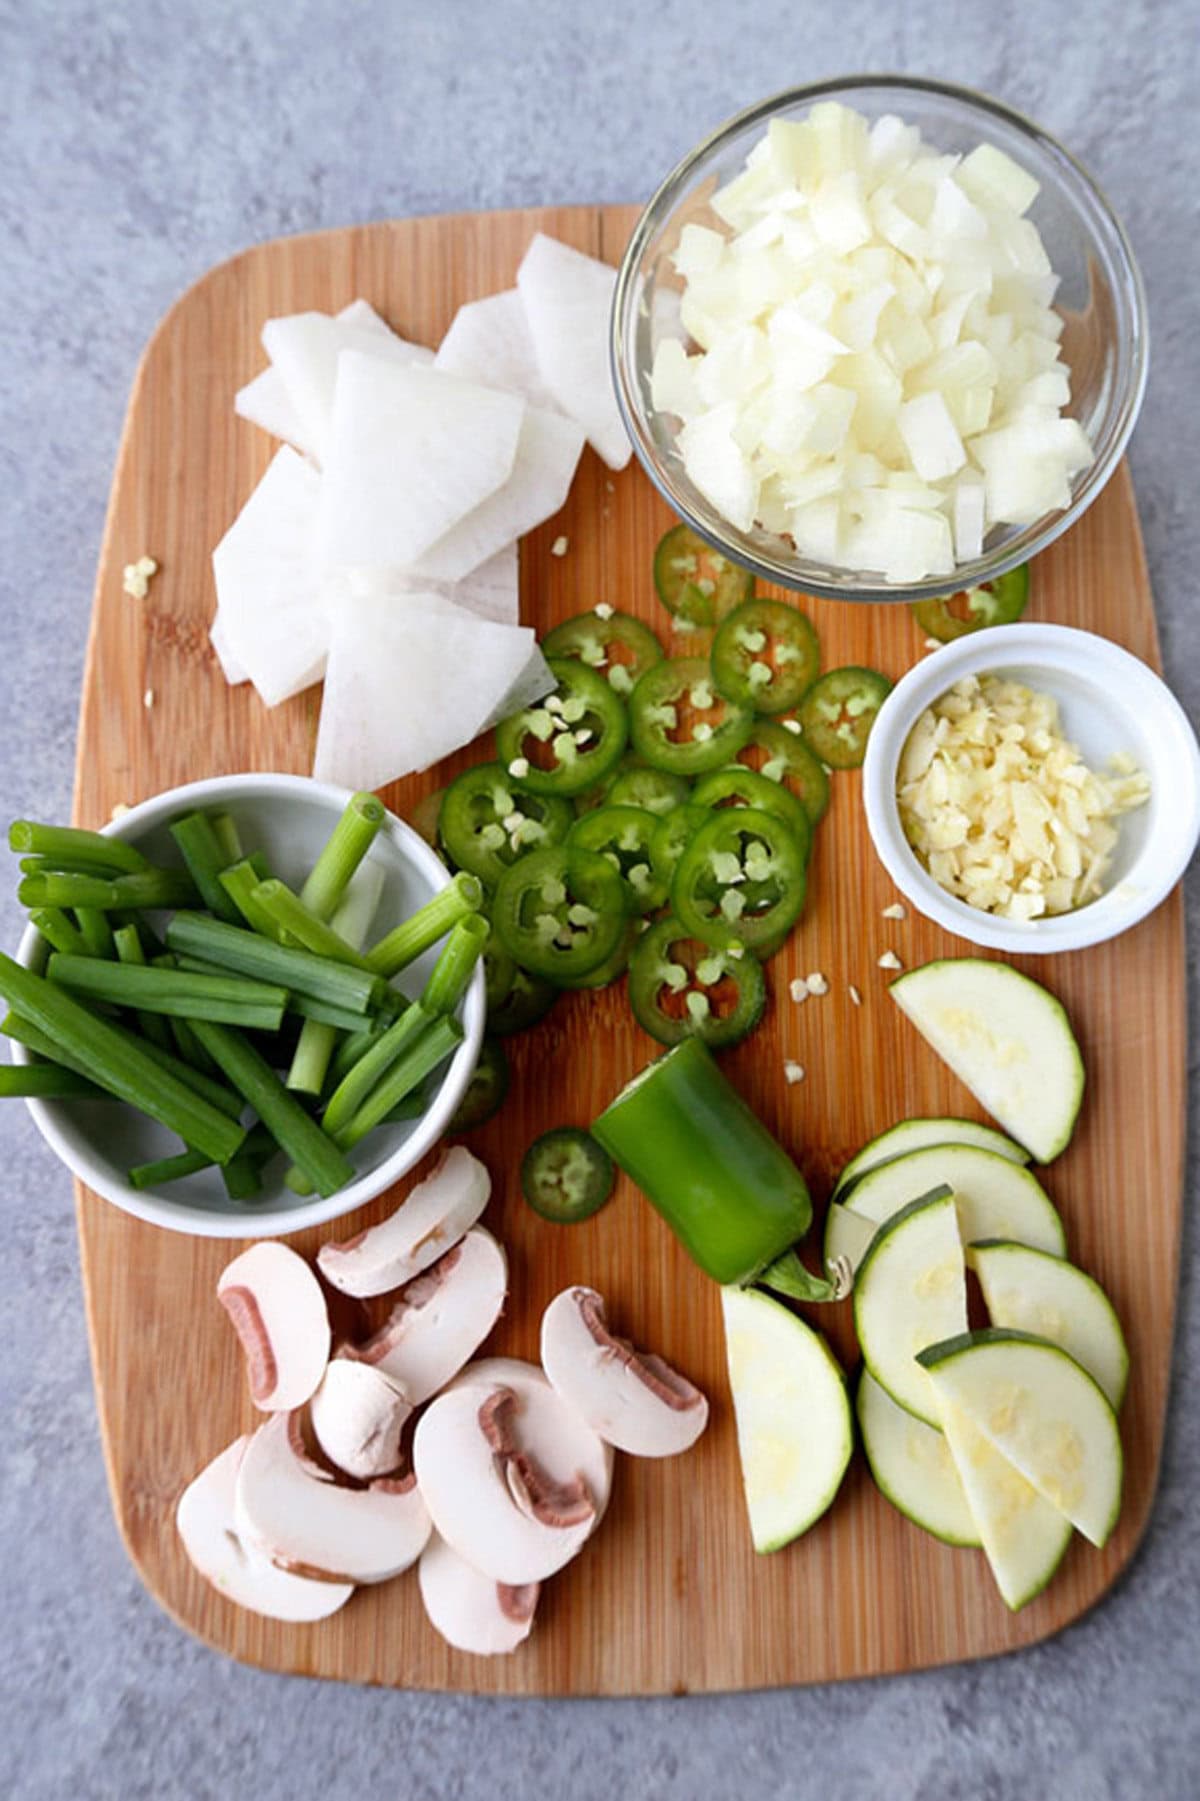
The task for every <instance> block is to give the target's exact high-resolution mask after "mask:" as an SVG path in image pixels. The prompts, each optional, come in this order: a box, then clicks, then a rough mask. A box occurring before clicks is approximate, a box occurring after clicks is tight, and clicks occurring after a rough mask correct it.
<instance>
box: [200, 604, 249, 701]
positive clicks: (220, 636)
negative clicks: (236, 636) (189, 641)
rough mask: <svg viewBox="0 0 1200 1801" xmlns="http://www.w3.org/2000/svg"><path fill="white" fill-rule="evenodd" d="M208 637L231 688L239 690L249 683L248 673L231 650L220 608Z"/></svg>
mask: <svg viewBox="0 0 1200 1801" xmlns="http://www.w3.org/2000/svg"><path fill="white" fill-rule="evenodd" d="M208 637H209V642H210V644H211V645H212V647H213V653H214V655H215V656H216V659H217V662H218V663H219V664H220V665H221V674H222V675H223V676H224V677H225V680H226V681H227V682H228V683H229V686H230V687H231V688H237V687H240V686H241V684H242V683H243V682H248V681H249V680H250V677H249V676H248V675H247V674H246V671H245V670H244V669H243V668H242V666H241V664H240V663H239V662H238V660H237V658H236V657H235V656H234V654H233V652H232V651H231V650H230V648H229V634H228V632H227V631H226V630H225V621H224V620H223V619H222V618H221V610H220V608H219V607H218V609H217V612H216V614H215V616H214V618H213V622H212V626H211V627H210V629H209V634H208Z"/></svg>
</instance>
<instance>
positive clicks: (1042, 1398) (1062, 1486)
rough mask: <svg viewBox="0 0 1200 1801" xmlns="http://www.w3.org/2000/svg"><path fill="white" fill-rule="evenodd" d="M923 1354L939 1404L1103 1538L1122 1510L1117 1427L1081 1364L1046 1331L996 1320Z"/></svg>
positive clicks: (1086, 1531) (1078, 1524) (1090, 1533)
mask: <svg viewBox="0 0 1200 1801" xmlns="http://www.w3.org/2000/svg"><path fill="white" fill-rule="evenodd" d="M917 1361H918V1362H919V1363H920V1365H921V1367H922V1369H923V1370H924V1371H925V1372H926V1374H927V1375H928V1378H929V1381H930V1383H931V1385H932V1388H933V1392H934V1394H935V1395H936V1397H937V1400H938V1403H939V1405H941V1406H948V1407H952V1408H954V1409H956V1410H957V1411H958V1412H960V1413H964V1414H966V1416H967V1418H968V1419H969V1420H970V1422H971V1424H972V1425H973V1426H974V1427H975V1428H976V1429H977V1430H978V1431H979V1432H981V1433H982V1434H983V1436H984V1437H985V1438H986V1439H987V1440H988V1442H989V1444H991V1445H992V1446H993V1447H994V1449H995V1450H997V1451H999V1453H1000V1455H1001V1456H1002V1457H1004V1458H1006V1459H1007V1461H1008V1462H1009V1463H1011V1464H1012V1466H1013V1468H1014V1469H1016V1470H1019V1471H1020V1473H1021V1475H1022V1476H1024V1478H1025V1480H1026V1481H1027V1482H1028V1483H1030V1484H1032V1486H1033V1487H1034V1488H1036V1489H1037V1491H1038V1493H1039V1495H1041V1497H1042V1499H1043V1500H1044V1501H1049V1503H1050V1505H1051V1506H1052V1507H1056V1508H1057V1509H1058V1511H1059V1512H1060V1513H1061V1514H1062V1515H1063V1516H1064V1517H1065V1518H1066V1519H1068V1520H1070V1522H1071V1524H1072V1525H1073V1526H1074V1527H1075V1528H1076V1530H1077V1531H1079V1532H1082V1533H1083V1536H1084V1537H1085V1538H1086V1539H1088V1540H1089V1541H1090V1542H1091V1543H1092V1544H1094V1545H1096V1546H1102V1545H1104V1544H1105V1543H1107V1541H1108V1538H1109V1536H1110V1534H1111V1532H1112V1529H1113V1527H1114V1526H1115V1525H1116V1523H1117V1516H1118V1515H1119V1513H1120V1511H1121V1484H1122V1477H1123V1474H1124V1457H1123V1455H1122V1451H1121V1434H1120V1432H1119V1431H1118V1429H1117V1416H1116V1414H1115V1413H1114V1412H1113V1410H1112V1408H1111V1407H1110V1405H1109V1403H1108V1399H1107V1397H1106V1395H1105V1393H1104V1390H1103V1389H1102V1388H1101V1387H1100V1384H1099V1383H1098V1382H1096V1381H1095V1380H1094V1379H1093V1378H1092V1377H1091V1376H1089V1375H1088V1373H1087V1371H1086V1370H1085V1369H1084V1368H1083V1367H1082V1365H1081V1364H1078V1363H1076V1361H1075V1359H1074V1358H1073V1357H1069V1356H1068V1355H1067V1353H1066V1351H1064V1350H1063V1349H1062V1348H1061V1346H1059V1345H1056V1344H1051V1343H1050V1340H1049V1339H1048V1338H1036V1337H1034V1335H1033V1334H1032V1333H1031V1332H1010V1331H1007V1330H1006V1329H1004V1328H1002V1327H998V1326H990V1327H988V1328H987V1329H986V1330H985V1331H983V1332H963V1333H960V1334H958V1335H956V1336H955V1337H953V1338H950V1339H947V1340H946V1341H945V1342H943V1343H941V1344H931V1345H928V1346H927V1347H926V1348H925V1349H924V1350H923V1351H921V1352H919V1353H918V1357H917Z"/></svg>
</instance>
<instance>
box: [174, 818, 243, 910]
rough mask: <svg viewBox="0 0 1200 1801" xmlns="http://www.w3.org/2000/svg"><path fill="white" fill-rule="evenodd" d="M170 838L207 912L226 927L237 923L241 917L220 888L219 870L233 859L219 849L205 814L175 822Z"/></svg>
mask: <svg viewBox="0 0 1200 1801" xmlns="http://www.w3.org/2000/svg"><path fill="white" fill-rule="evenodd" d="M171 836H172V838H174V840H175V843H176V845H177V846H178V848H179V854H180V856H181V857H182V858H183V860H184V862H185V863H186V864H187V868H188V874H189V875H190V876H191V878H192V880H193V882H195V884H196V887H197V889H198V891H199V894H200V899H201V900H202V901H203V902H204V904H205V906H206V907H207V908H208V910H209V912H210V913H212V914H214V915H215V916H216V918H217V919H223V920H225V921H226V922H227V923H228V924H229V925H237V924H239V923H240V921H241V917H242V916H241V914H240V913H239V912H238V910H237V908H236V907H235V906H234V904H233V902H232V900H231V899H230V898H229V895H228V894H227V893H226V891H225V889H224V888H222V886H221V871H222V870H223V869H227V868H228V867H229V864H230V863H231V862H234V861H235V859H234V858H232V857H227V856H226V855H225V853H224V851H223V850H222V849H221V842H220V839H219V838H218V837H217V834H216V833H215V832H214V830H213V825H212V820H211V819H209V817H208V815H207V814H206V813H188V814H186V815H185V816H184V817H183V818H182V819H177V820H176V821H175V822H174V824H173V825H172V827H171Z"/></svg>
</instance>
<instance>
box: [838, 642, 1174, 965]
mask: <svg viewBox="0 0 1200 1801" xmlns="http://www.w3.org/2000/svg"><path fill="white" fill-rule="evenodd" d="M985 672H986V673H990V674H996V675H1004V676H1009V677H1012V678H1013V679H1015V680H1017V681H1021V682H1024V683H1025V684H1026V685H1027V686H1028V687H1030V688H1034V689H1037V690H1039V691H1041V692H1042V693H1045V694H1051V695H1053V696H1054V698H1055V700H1057V702H1058V704H1059V709H1060V715H1061V719H1062V725H1063V730H1064V731H1065V733H1066V735H1067V737H1068V738H1070V739H1072V740H1073V741H1074V742H1075V743H1076V744H1078V745H1079V747H1080V749H1081V751H1082V752H1083V755H1084V757H1085V759H1086V761H1087V762H1088V763H1089V764H1090V765H1091V767H1092V768H1093V769H1097V770H1103V769H1104V767H1105V765H1106V764H1107V762H1108V759H1109V758H1110V757H1111V756H1112V755H1114V753H1116V752H1118V751H1128V752H1129V753H1130V754H1131V755H1132V756H1133V757H1134V758H1135V759H1136V761H1137V764H1138V766H1139V768H1141V769H1143V770H1145V772H1146V774H1147V775H1148V776H1149V778H1150V799H1149V801H1148V802H1147V803H1146V805H1145V806H1144V807H1139V808H1137V809H1136V810H1135V811H1134V812H1131V813H1127V814H1125V815H1123V816H1122V818H1121V819H1120V821H1119V822H1118V823H1119V841H1118V844H1117V848H1116V851H1115V853H1114V856H1113V863H1112V868H1111V871H1110V873H1109V877H1108V884H1107V887H1106V889H1105V892H1104V893H1103V894H1102V895H1101V896H1100V897H1099V898H1098V899H1097V900H1094V901H1091V902H1089V903H1088V905H1087V906H1084V907H1080V908H1078V909H1077V910H1076V911H1075V912H1072V913H1062V914H1057V915H1055V916H1053V917H1050V918H1045V919H1035V920H1031V921H1029V922H1028V923H1026V922H1024V921H1021V920H1011V919H999V918H997V917H996V916H995V915H993V914H991V913H984V912H982V911H981V910H980V909H979V908H978V907H969V906H968V905H967V904H966V902H965V901H961V900H958V899H957V898H956V897H955V896H954V895H951V894H948V893H947V892H946V890H945V889H944V888H942V887H940V886H939V884H938V883H937V882H935V881H934V879H933V877H932V876H931V875H930V874H929V873H928V871H927V870H926V869H924V868H923V867H922V865H921V863H920V862H919V861H918V859H917V857H916V854H915V853H914V851H913V850H912V849H911V847H910V846H909V844H908V841H907V839H906V838H905V836H904V831H903V828H902V826H901V824H900V816H899V810H898V807H897V804H896V770H897V767H898V764H899V761H900V753H901V751H902V750H903V748H904V744H905V741H906V740H907V738H908V734H909V732H910V731H911V730H912V728H913V726H914V724H915V723H916V721H917V719H918V718H919V716H920V715H921V713H923V712H924V710H925V709H926V707H928V706H930V705H931V704H932V703H933V702H934V701H935V700H937V699H938V697H939V696H940V695H942V694H944V693H945V692H946V690H947V689H948V688H950V687H952V686H953V684H954V683H955V682H957V681H961V680H962V679H963V678H964V677H965V676H971V675H982V674H984V673H985ZM863 800H864V804H865V806H866V812H867V824H868V826H869V828H870V832H871V839H872V842H873V843H874V846H875V849H876V851H877V853H878V855H879V857H880V859H881V861H882V863H883V865H884V867H885V868H886V870H887V872H888V874H889V875H890V876H891V878H892V880H893V881H894V882H895V884H896V886H897V888H899V890H900V892H901V893H902V894H903V895H904V896H905V897H906V898H907V899H908V900H910V901H911V902H912V904H913V906H914V907H916V908H917V909H918V911H919V912H921V913H923V914H924V915H925V917H926V918H927V919H932V920H934V921H935V922H936V923H937V924H938V925H940V926H944V927H945V929H946V930H947V931H948V932H953V933H955V934H956V935H957V936H958V937H959V938H965V939H967V940H968V941H969V942H970V943H971V944H978V945H983V946H985V947H986V948H988V949H991V950H1002V951H1011V952H1016V953H1024V954H1028V953H1033V954H1035V955H1040V954H1044V953H1049V952H1052V951H1068V950H1080V949H1082V948H1083V947H1084V946H1085V945H1089V944H1101V943H1103V942H1104V940H1105V939H1106V938H1114V937H1116V935H1117V934H1118V933H1119V932H1125V931H1128V929H1129V927H1130V926H1133V925H1136V924H1137V922H1138V921H1139V920H1140V919H1144V918H1145V917H1146V915H1147V914H1148V913H1152V912H1153V911H1154V909H1155V907H1157V906H1158V904H1159V902H1160V901H1162V900H1164V899H1165V898H1166V896H1167V895H1168V894H1169V893H1170V891H1171V889H1172V888H1173V887H1174V886H1175V884H1176V882H1177V881H1178V880H1179V878H1180V876H1181V875H1182V874H1183V872H1184V870H1185V869H1186V868H1187V865H1188V862H1189V861H1190V859H1191V856H1192V853H1193V852H1194V851H1195V848H1196V843H1197V839H1198V838H1200V748H1198V747H1197V744H1196V736H1195V733H1194V732H1193V730H1192V727H1191V725H1190V724H1189V722H1188V718H1187V715H1186V714H1185V713H1184V711H1183V708H1182V707H1181V706H1180V705H1179V702H1178V701H1177V700H1176V699H1175V696H1174V695H1173V694H1172V693H1171V691H1170V689H1169V688H1168V687H1166V685H1165V684H1164V683H1163V682H1162V681H1160V680H1159V678H1158V676H1156V675H1155V674H1154V672H1153V671H1152V670H1150V669H1148V668H1147V667H1146V665H1145V663H1142V662H1140V661H1139V660H1138V658H1137V657H1134V656H1131V655H1130V654H1129V652H1128V651H1126V650H1121V649H1120V648H1119V647H1118V646H1117V645H1116V644H1113V643H1111V642H1110V640H1109V639H1107V638H1100V637H1097V636H1096V635H1095V633H1093V632H1081V631H1075V630H1072V629H1071V628H1069V627H1067V626H1062V625H1021V624H1017V625H999V626H993V627H992V628H991V629H990V630H988V631H982V632H975V633H973V634H972V635H970V636H969V637H965V638H960V639H958V640H957V641H956V642H955V643H953V644H947V645H946V646H944V648H943V649H941V650H938V651H935V652H933V653H932V655H930V656H928V657H926V658H925V660H924V661H923V662H921V663H919V664H918V665H917V667H916V668H915V669H910V670H909V672H908V674H907V675H906V676H904V678H903V679H902V680H901V681H899V682H898V683H897V684H896V686H895V688H893V690H892V692H891V693H890V694H889V696H888V698H887V700H886V701H885V702H884V704H883V706H882V707H881V708H880V711H879V717H878V719H877V720H876V721H875V725H874V728H873V730H872V732H871V736H870V738H869V740H868V743H867V756H866V762H865V764H864V767H863Z"/></svg>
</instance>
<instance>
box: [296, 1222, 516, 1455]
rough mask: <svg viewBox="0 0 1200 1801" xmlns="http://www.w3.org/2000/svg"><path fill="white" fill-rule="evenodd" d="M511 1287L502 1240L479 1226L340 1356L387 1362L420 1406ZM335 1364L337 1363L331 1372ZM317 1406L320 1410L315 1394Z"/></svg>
mask: <svg viewBox="0 0 1200 1801" xmlns="http://www.w3.org/2000/svg"><path fill="white" fill-rule="evenodd" d="M507 1288H508V1259H507V1257H506V1256H505V1254H504V1250H503V1247H502V1246H501V1245H499V1244H497V1242H496V1240H495V1239H494V1238H493V1237H492V1235H491V1233H490V1232H488V1231H486V1230H485V1229H484V1227H483V1226H472V1228H471V1230H470V1231H469V1232H468V1233H467V1235H466V1237H465V1238H463V1239H461V1240H460V1241H459V1243H458V1244H456V1245H455V1246H453V1248H452V1249H451V1250H449V1251H447V1252H446V1254H445V1255H444V1256H443V1257H439V1258H438V1260H437V1262H436V1263H435V1264H433V1265H431V1267H430V1268H429V1269H427V1270H425V1271H424V1272H423V1274H421V1275H419V1276H417V1277H415V1278H414V1280H413V1281H411V1282H408V1283H406V1284H405V1286H404V1287H403V1288H402V1289H401V1290H400V1293H399V1295H398V1296H397V1298H396V1305H395V1306H394V1307H393V1309H392V1312H391V1315H390V1316H389V1318H388V1321H387V1323H386V1325H384V1326H382V1327H381V1328H380V1330H379V1331H378V1332H376V1333H375V1335H374V1336H373V1337H372V1338H369V1339H367V1341H366V1343H365V1344H360V1345H351V1346H348V1347H347V1348H346V1349H345V1350H344V1351H342V1352H341V1354H340V1357H339V1359H338V1361H341V1359H343V1358H348V1359H354V1360H355V1361H357V1362H359V1363H362V1364H365V1365H370V1366H373V1367H374V1368H375V1369H377V1370H381V1371H382V1372H383V1374H384V1375H385V1376H390V1377H391V1379H392V1381H393V1382H395V1383H398V1384H399V1386H400V1388H401V1389H402V1390H403V1391H404V1393H405V1394H406V1395H407V1396H408V1399H409V1401H411V1403H412V1405H413V1406H414V1407H419V1406H420V1405H421V1403H422V1402H423V1401H427V1400H429V1398H430V1396H431V1395H435V1394H437V1392H438V1390H439V1389H440V1388H444V1387H445V1386H446V1383H447V1382H449V1381H450V1379H451V1377H453V1376H456V1375H457V1374H458V1372H459V1370H460V1369H462V1367H463V1365H464V1364H465V1363H466V1361H467V1359H468V1358H469V1357H471V1356H473V1355H474V1353H475V1351H477V1350H478V1348H479V1346H480V1345H481V1344H482V1343H483V1341H484V1339H485V1338H486V1337H487V1335H488V1333H489V1332H490V1331H491V1329H492V1327H493V1326H494V1325H495V1323H496V1321H497V1319H498V1318H499V1317H500V1310H501V1308H502V1307H503V1306H504V1296H505V1293H506V1291H507ZM335 1367H336V1365H335V1364H331V1365H330V1373H332V1371H333V1369H334V1368H335ZM317 1399H318V1400H319V1399H320V1394H319V1393H318V1396H317ZM313 1406H314V1410H315V1407H316V1402H314V1403H313ZM315 1423H316V1422H315V1412H314V1424H315ZM326 1448H328V1447H326ZM330 1455H331V1456H332V1455H333V1453H332V1452H330ZM334 1461H335V1462H337V1461H338V1459H337V1458H334Z"/></svg>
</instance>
